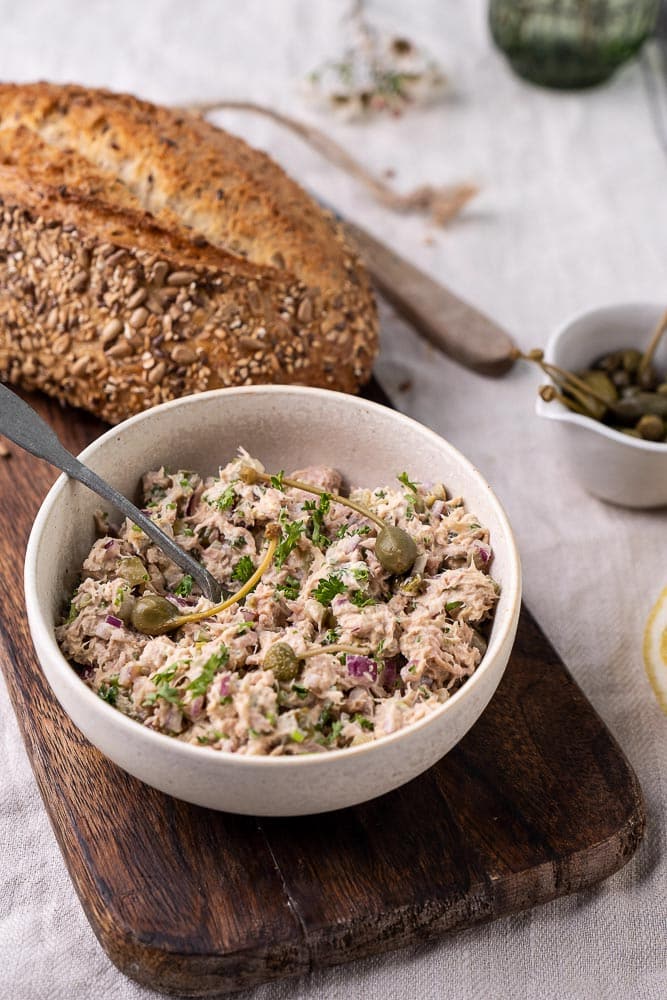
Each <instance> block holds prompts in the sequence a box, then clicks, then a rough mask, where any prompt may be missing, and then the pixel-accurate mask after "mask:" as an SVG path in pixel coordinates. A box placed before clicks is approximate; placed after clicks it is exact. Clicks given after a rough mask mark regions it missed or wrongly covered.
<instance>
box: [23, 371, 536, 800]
mask: <svg viewBox="0 0 667 1000" xmlns="http://www.w3.org/2000/svg"><path fill="white" fill-rule="evenodd" d="M239 444H243V446H244V447H246V448H247V449H248V450H249V451H250V453H251V454H252V455H256V456H257V457H258V458H260V459H261V460H262V461H263V462H264V463H265V465H266V466H267V468H270V469H290V468H297V467H300V466H304V465H308V464H311V463H323V464H326V465H332V466H335V467H336V468H338V469H340V470H341V471H342V472H343V473H344V475H345V477H346V479H347V480H348V482H351V483H353V484H356V485H368V486H373V485H378V484H381V483H386V482H391V481H392V480H393V477H394V476H395V475H396V474H397V473H398V472H400V471H402V470H403V469H407V470H408V471H409V472H410V474H411V475H412V476H414V477H416V478H417V479H424V480H434V479H442V481H443V482H444V483H445V484H446V485H447V486H448V488H449V489H450V490H451V491H452V492H453V493H454V494H459V493H460V494H462V495H463V496H464V497H465V499H466V500H467V502H468V504H469V509H470V510H471V511H474V512H475V513H476V514H477V515H478V516H479V518H480V519H481V521H482V523H483V524H485V525H487V526H488V527H489V528H490V531H491V542H492V545H493V548H494V552H495V561H494V563H493V575H494V577H495V578H496V579H497V580H498V581H499V582H500V584H501V586H502V592H501V596H500V600H499V603H498V607H497V611H496V615H495V620H494V624H493V629H492V633H491V637H490V641H489V647H488V651H487V653H486V656H485V657H484V660H483V662H482V664H481V665H480V667H479V668H478V670H477V671H476V673H475V674H474V675H473V676H472V677H471V678H470V680H468V681H467V682H466V683H465V684H464V685H463V686H462V687H461V688H460V690H458V691H457V692H456V694H454V695H453V697H452V698H451V699H450V700H449V701H447V702H446V703H445V704H443V706H442V708H439V709H437V710H436V711H435V712H434V713H433V714H432V715H430V716H429V717H427V718H425V719H422V720H420V721H419V722H416V723H415V724H414V725H412V726H410V727H408V728H406V729H404V730H401V731H399V732H397V733H393V734H391V735H389V736H387V737H385V738H384V739H382V740H380V741H378V742H373V743H366V744H363V745H360V746H358V747H352V748H350V749H347V750H336V751H331V752H327V753H322V754H317V755H304V756H294V757H249V756H241V755H236V754H228V753H221V752H218V751H214V750H211V749H208V748H206V747H197V746H192V745H190V744H186V743H181V742H179V741H178V740H175V739H172V738H170V737H167V736H164V735H163V734H161V733H157V732H154V731H152V730H150V729H146V728H145V727H143V726H141V725H140V724H138V723H137V722H135V721H133V720H132V719H130V718H128V717H127V716H124V715H122V714H121V713H120V712H118V711H117V710H116V709H114V708H112V707H111V706H110V705H108V704H106V703H105V702H104V701H102V700H101V699H100V698H99V697H97V695H95V694H94V693H93V692H92V691H91V690H90V689H89V688H88V687H86V685H85V684H84V683H83V681H82V680H80V679H79V677H78V675H77V674H76V673H75V671H74V670H73V669H72V667H71V666H70V665H69V663H68V662H67V660H66V659H65V658H64V656H63V655H62V654H61V652H60V650H59V648H58V646H57V644H56V641H55V638H54V624H55V622H56V620H57V618H58V616H59V614H60V613H61V612H62V609H63V607H64V604H65V601H66V599H67V597H68V595H69V594H70V593H71V591H72V589H73V586H74V582H75V579H76V576H77V573H78V571H79V569H80V567H81V563H82V561H83V559H84V558H85V556H86V554H87V552H88V550H89V548H90V546H91V544H92V542H93V538H94V532H93V517H92V516H93V512H94V510H95V509H97V508H99V506H100V500H99V499H98V498H97V497H96V496H94V495H93V494H91V493H90V492H89V491H88V490H86V489H85V487H83V486H81V485H80V484H79V483H75V482H73V481H70V480H69V479H67V478H66V477H65V476H61V477H60V479H58V481H57V482H56V484H55V486H53V488H52V489H51V491H50V492H49V494H48V496H47V497H46V500H45V501H44V503H43V505H42V507H41V509H40V511H39V513H38V515H37V518H36V520H35V524H34V527H33V530H32V533H31V535H30V540H29V543H28V550H27V553H26V563H25V591H26V604H27V609H28V619H29V623H30V629H31V632H32V637H33V641H34V644H35V649H36V651H37V655H38V657H39V660H40V663H41V665H42V668H43V670H44V673H45V674H46V677H47V679H48V681H49V683H50V684H51V687H52V688H53V690H54V692H55V694H56V696H57V698H58V700H59V701H60V704H61V705H62V706H63V708H64V709H65V711H66V712H67V713H68V715H69V716H70V717H71V718H72V719H73V721H74V722H75V724H76V725H77V726H78V727H79V729H81V731H82V732H83V733H84V734H85V735H86V736H87V737H88V739H89V740H90V741H91V742H92V743H94V744H95V746H96V747H98V748H99V749H100V750H101V751H102V753H104V754H106V756H107V757H109V758H110V759H111V760H113V761H114V762H115V763H116V764H118V766H119V767H122V768H124V769H125V770H126V771H129V772H130V774H133V775H135V776H136V777H137V778H140V779H141V780H142V781H145V782H146V783H147V784H149V785H153V786H154V787H155V788H159V789H160V790H161V791H163V792H166V793H167V794H169V795H174V796H176V797H177V798H181V799H185V800H186V801H188V802H194V803H196V804H198V805H202V806H208V807H209V808H212V809H223V810H227V811H229V812H236V813H247V814H254V815H262V816H295V815H301V814H304V813H316V812H325V811H327V810H329V809H340V808H342V807H344V806H350V805H354V804H355V803H357V802H363V801H365V800H366V799H371V798H374V797H375V796H376V795H382V794H383V793H384V792H388V791H390V790H391V789H393V788H397V787H398V786H399V785H402V784H404V782H406V781H409V780H410V779H411V778H414V777H415V776H416V775H418V774H420V773H421V772H422V771H425V770H426V769H427V768H428V767H430V766H431V765H432V764H434V763H435V762H436V761H437V760H438V759H439V758H440V757H442V756H443V755H444V754H446V753H447V751H448V750H451V748H452V747H453V746H454V744H455V743H457V742H458V740H460V739H461V737H462V736H463V735H464V733H466V732H467V731H468V729H470V727H471V726H472V725H473V723H474V722H475V721H476V719H477V718H478V717H479V715H480V714H481V713H482V711H483V710H484V708H485V707H486V705H487V703H488V701H489V699H490V698H491V696H492V695H493V693H494V691H495V689H496V687H497V685H498V682H499V681H500V679H501V677H502V675H503V671H504V669H505V666H506V664H507V660H508V658H509V654H510V650H511V648H512V642H513V640H514V635H515V632H516V627H517V620H518V616H519V607H520V599H521V574H520V565H519V557H518V555H517V551H516V547H515V544H514V539H513V537H512V532H511V529H510V526H509V524H508V523H507V518H506V517H505V514H504V512H503V509H502V507H501V506H500V504H499V502H498V501H497V499H496V497H495V496H494V494H493V493H492V491H491V489H490V488H489V486H488V485H487V484H486V483H485V481H484V480H483V479H482V477H481V476H480V474H479V473H478V472H477V471H476V470H475V469H474V468H473V467H472V465H471V464H470V463H469V462H468V461H467V459H465V458H464V457H463V456H462V455H461V454H460V453H459V452H458V451H456V450H455V449H454V448H452V446H451V445H450V444H447V442H446V441H443V440H442V438H440V437H438V436H437V435H436V434H434V433H433V432H432V431H430V430H427V428H425V427H422V426H421V425H420V424H417V423H415V422H414V421H413V420H410V419H408V418H407V417H405V416H402V415H401V414H399V413H395V412H393V411H392V410H389V409H387V408H385V407H382V406H378V405H376V404H374V403H369V402H366V401H365V400H362V399H358V398H356V397H353V396H346V395H342V394H340V393H334V392H328V391H325V390H321V389H306V388H300V387H291V386H271V387H251V388H242V389H221V390H216V391H213V392H207V393H203V394H201V395H197V396H188V397H186V398H185V399H180V400H176V401H175V402H172V403H166V404H164V405H163V406H159V407H156V408H154V409H152V410H149V411H148V412H146V413H143V414H141V415H140V416H137V417H133V418H132V419H131V420H128V421H126V422H125V423H123V424H120V425H119V426H118V427H115V428H113V429H112V430H110V431H108V433H106V434H104V435H103V436H102V437H101V438H99V439H98V440H97V441H95V442H94V444H92V445H90V447H88V448H87V449H86V450H85V451H84V452H83V453H82V455H81V458H82V459H83V461H85V462H86V463H87V464H88V465H90V466H91V467H92V468H93V469H95V470H96V471H97V472H98V473H100V474H101V475H102V476H104V477H105V478H106V479H108V480H109V481H110V482H111V483H113V485H114V486H116V487H117V488H118V489H119V490H121V491H122V492H124V493H127V494H128V495H130V496H133V495H134V494H135V491H136V488H137V484H138V482H139V479H140V477H141V475H142V473H143V472H145V471H146V470H148V469H152V468H156V467H157V466H159V465H160V464H161V463H164V464H166V465H169V466H171V467H172V468H190V469H197V470H198V471H200V472H203V473H205V474H210V473H213V472H215V471H217V469H218V467H219V465H220V464H224V463H226V462H227V461H228V459H229V458H230V457H231V456H232V455H233V454H235V452H236V449H237V447H238V445H239Z"/></svg>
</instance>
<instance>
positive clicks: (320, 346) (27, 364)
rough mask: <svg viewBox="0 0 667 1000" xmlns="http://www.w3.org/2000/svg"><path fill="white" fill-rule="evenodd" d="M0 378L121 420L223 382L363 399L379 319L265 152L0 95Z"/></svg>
mask: <svg viewBox="0 0 667 1000" xmlns="http://www.w3.org/2000/svg"><path fill="white" fill-rule="evenodd" d="M0 200H1V205H0V218H1V220H2V225H1V226H0V378H2V379H4V380H6V381H10V382H12V383H15V384H19V385H22V386H24V387H27V388H39V389H43V390H44V391H45V392H48V393H50V394H52V395H55V396H58V397H59V398H61V399H64V400H67V401H68V402H70V403H72V404H74V405H76V406H82V407H85V408H86V409H89V410H91V411H93V412H94V413H97V414H98V415H100V416H102V417H104V418H105V419H107V420H109V421H111V422H114V423H115V422H117V421H118V420H122V419H123V418H124V417H127V416H129V415H130V414H132V413H136V412H138V411H139V410H142V409H145V408H146V407H148V406H151V405H153V404H154V403H159V402H162V401H164V400H166V399H171V398H173V397H175V396H180V395H184V394H185V393H188V392H196V391H200V390H203V389H211V388H216V387H218V386H226V385H239V384H242V385H245V384H249V383H253V382H296V383H307V384H311V385H320V386H327V387H330V388H336V389H342V390H345V391H354V390H356V389H357V388H358V387H359V385H360V384H361V383H363V382H364V381H365V380H366V379H367V378H368V377H369V375H370V370H371V365H372V362H373V358H374V356H375V353H376V349H377V319H376V310H375V304H374V301H373V295H372V292H371V289H370V285H369V281H368V277H367V275H366V272H365V270H364V268H363V266H362V265H361V264H360V261H359V258H358V256H357V254H356V252H355V251H354V250H353V249H352V248H351V247H350V246H349V245H347V243H346V241H345V238H344V236H343V234H342V232H341V229H340V227H338V226H337V225H336V223H335V222H334V220H333V219H332V218H331V217H330V216H328V215H327V214H326V213H324V212H322V211H321V209H320V208H319V207H318V206H317V205H316V204H315V202H313V200H312V199H311V198H309V197H308V196H307V195H306V194H305V192H304V191H303V190H302V189H301V188H300V187H299V186H298V185H297V184H296V183H295V182H294V181H292V180H291V179H290V178H289V177H288V176H287V175H286V174H285V173H284V171H283V170H281V169H280V167H278V166H277V165H276V164H275V163H273V161H272V160H271V159H269V157H268V156H266V155H265V154H263V153H260V152H258V151H256V150H254V149H252V148H250V147H249V146H248V145H246V143H244V142H242V141H241V140H240V139H237V138H235V137H234V136H231V135H229V134H227V133H226V132H223V131H221V130H220V129H216V128H214V127H213V126H212V125H210V124H209V123H207V122H205V121H203V120H202V119H200V118H199V117H197V116H195V115H189V114H184V113H180V112H178V111H175V110H173V109H168V108H161V107H156V106H154V105H152V104H148V103H146V102H144V101H139V100H137V99H136V98H134V97H130V96H125V95H117V94H112V93H109V92H107V91H102V90H87V89H84V88H81V87H74V86H57V85H51V84H45V83H39V84H31V85H25V86H19V85H12V84H3V85H0Z"/></svg>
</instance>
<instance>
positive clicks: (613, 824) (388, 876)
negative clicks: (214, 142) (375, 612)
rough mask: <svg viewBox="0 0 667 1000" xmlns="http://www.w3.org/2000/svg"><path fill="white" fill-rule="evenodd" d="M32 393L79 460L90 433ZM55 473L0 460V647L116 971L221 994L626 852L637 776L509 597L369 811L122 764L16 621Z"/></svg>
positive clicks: (89, 426)
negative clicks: (30, 543) (315, 811)
mask: <svg viewBox="0 0 667 1000" xmlns="http://www.w3.org/2000/svg"><path fill="white" fill-rule="evenodd" d="M378 391H379V390H376V398H377V393H378ZM30 402H31V403H32V404H33V405H35V406H36V407H37V408H38V409H39V410H40V411H41V412H42V413H43V414H44V415H45V416H46V417H47V419H49V420H50V421H51V423H52V424H53V425H54V426H55V427H56V430H57V431H58V433H59V435H60V436H61V438H62V440H63V441H64V442H65V444H66V445H67V446H68V447H70V449H72V450H73V451H75V452H76V451H79V450H80V449H81V448H83V447H84V446H85V445H86V444H87V443H88V442H89V441H91V440H92V439H93V438H94V437H95V436H96V435H97V434H99V433H100V432H101V431H102V430H103V429H104V428H103V426H102V425H101V424H100V423H98V422H97V421H95V420H93V419H92V418H90V417H87V416H85V415H84V414H81V413H78V412H75V411H72V410H63V409H61V408H60V407H59V406H58V405H57V404H56V403H52V402H47V401H46V400H45V399H43V398H30ZM54 478H55V474H54V473H53V471H52V470H51V469H50V468H48V467H47V466H45V465H44V464H43V463H41V462H39V461H38V460H37V459H33V458H31V457H29V456H27V455H25V454H22V453H20V452H18V450H17V449H14V451H13V454H12V457H11V458H8V459H6V460H4V461H0V509H1V512H2V519H3V524H4V526H5V531H4V532H3V535H2V538H1V539H0V549H1V551H0V567H1V568H0V593H1V595H2V621H1V622H0V643H1V645H0V659H1V661H2V667H3V670H4V673H5V677H6V680H7V684H8V687H9V693H10V696H11V699H12V702H13V704H14V709H15V711H16V716H17V719H18V722H19V726H20V728H21V732H22V734H23V739H24V741H25V745H26V749H27V751H28V755H29V757H30V761H31V763H32V767H33V770H34V773H35V777H36V779H37V783H38V785H39V788H40V791H41V794H42V797H43V799H44V804H45V806H46V809H47V812H48V814H49V818H50V820H51V823H52V826H53V829H54V832H55V835H56V837H57V840H58V843H59V845H60V848H61V851H62V854H63V858H64V861H65V864H66V865H67V868H68V869H69V872H70V875H71V877H72V881H73V882H74V886H75V888H76V891H77V893H78V895H79V898H80V900H81V903H82V906H83V908H84V910H85V912H86V915H87V917H88V919H89V921H90V923H91V925H92V928H93V930H94V932H95V934H96V935H97V937H98V939H99V941H100V943H101V945H102V947H103V948H104V950H105V951H106V952H107V954H108V955H109V957H110V958H111V960H112V961H113V962H115V964H116V965H117V966H118V968H119V969H121V970H122V971H123V972H124V973H126V975H128V976H131V977H132V978H133V979H136V980H138V981H139V982H141V983H144V984H145V985H147V986H150V987H153V988H155V989H158V990H164V991H166V992H175V993H179V994H183V995H186V996H207V995H213V994H218V993H221V992H226V991H232V990H234V989H239V988H242V987H247V986H251V985H253V984H257V983H262V982H265V981H267V980H271V979H277V978H280V977H284V976H293V975H299V974H303V973H305V972H307V971H308V970H309V969H312V968H314V967H317V966H326V965H333V964H336V963H339V962H348V961H351V960H352V959H355V958H361V957H363V956H366V955H370V954H374V953H377V952H382V951H385V950H388V949H391V948H399V947H402V946H404V945H408V944H412V943H415V942H420V943H421V942H423V941H425V940H426V939H427V938H431V937H435V936H438V935H441V934H444V933H445V932H447V931H451V930H455V929H458V928H461V927H466V926H469V925H471V924H475V923H478V922H480V921H485V920H493V919H495V918H497V917H501V916H503V915H504V914H508V913H512V912H514V911H517V910H521V909H525V908H526V907H530V906H535V905H536V904H538V903H543V902H545V901H546V900H549V899H553V898H554V897H556V896H561V895H565V894H566V893H571V892H576V891H578V890H581V889H584V888H586V887H588V886H590V885H592V884H594V883H595V882H598V881H599V880H600V879H603V878H606V877H607V876H608V875H611V874H612V873H613V872H615V871H616V870H617V869H619V868H621V867H622V866H623V865H624V864H625V863H626V862H627V861H628V859H629V858H630V857H632V855H633V853H634V851H635V850H636V848H637V846H638V844H639V842H640V840H641V837H642V833H643V829H644V809H643V803H642V798H641V792H640V789H639V785H638V783H637V779H636V777H635V775H634V773H633V771H632V769H631V768H630V765H629V764H628V762H627V761H626V760H625V758H624V756H623V754H622V753H621V751H620V749H619V747H618V745H617V744H616V743H615V741H614V739H613V738H612V736H611V735H610V734H609V732H608V730H607V729H606V728H605V726H604V724H603V723H602V721H601V719H600V718H599V716H598V715H597V714H596V713H595V711H594V709H593V708H592V707H591V705H590V704H589V703H588V701H587V700H586V699H585V697H584V696H583V694H582V692H581V691H580V689H579V688H578V687H577V685H576V684H575V683H574V681H573V680H572V678H571V676H570V675H569V673H568V672H567V670H566V669H565V667H564V666H563V664H562V662H561V661H560V660H559V658H558V656H557V655H556V653H555V652H554V650H553V648H552V647H551V646H550V645H549V643H548V642H547V640H546V639H545V637H544V634H543V633H542V631H541V630H540V628H539V626H538V625H537V624H536V622H535V621H534V619H533V618H532V617H531V615H530V614H529V613H528V611H526V610H525V609H524V612H523V615H522V618H521V623H520V626H519V632H518V638H517V643H516V647H515V649H514V652H513V654H512V658H511V660H510V664H509V666H508V669H507V672H506V675H505V677H504V679H503V681H502V683H501V685H500V687H499V689H498V692H497V694H496V695H495V697H494V698H493V700H492V702H491V704H490V706H489V707H488V709H487V710H486V712H485V713H484V715H483V716H482V718H481V719H480V721H479V722H478V723H477V724H476V725H475V727H474V728H473V729H472V730H471V731H470V733H469V734H468V735H467V736H466V737H465V739H464V740H462V741H461V743H459V744H458V746H457V747H456V748H455V749H454V750H453V751H452V752H451V753H450V754H449V755H448V756H447V757H446V758H445V759H444V760H442V761H441V762H440V763H439V764H437V765H436V766H435V767H433V768H432V769H431V770H430V771H428V772H427V773H426V774H424V775H423V776H422V777H420V778H418V779H416V780H415V781H413V782H411V783H410V784H409V785H406V786H405V787H403V788H401V789H399V790H398V791H395V792H392V793H391V794H389V795H385V796H384V797H382V798H380V799H377V800H375V801H373V802H369V803H367V804H366V805H363V806H358V807H356V808H353V809H348V810H345V811H341V812H337V813H332V814H328V815H323V816H314V817H306V818H298V819H276V820H268V819H253V818H248V817H238V816H231V815H227V814H222V813H215V812H209V811H207V810H205V809H201V808H198V807H196V806H190V805H187V804H186V803H183V802H179V801H177V800H175V799H171V798H169V797H167V796H165V795H162V794H161V793H159V792H156V791H154V790H153V789H151V788H148V787H147V786H145V785H142V784H141V783H140V782H138V781H136V780H135V779H134V778H131V777H129V776H128V775H127V774H125V773H123V772H122V771H120V770H118V768H116V767H115V766H114V765H113V764H111V763H110V762H109V761H107V760H106V759H105V758H104V757H102V756H101V754H99V753H98V751H97V750H95V749H94V748H93V747H92V746H91V745H90V744H89V743H88V742H87V741H86V740H85V739H84V737H83V736H82V735H81V734H80V733H79V732H78V731H77V730H76V729H75V728H74V726H73V725H72V724H71V723H70V722H69V720H68V718H67V716H66V715H65V714H64V713H63V711H62V710H61V709H60V707H59V705H58V703H57V702H56V700H55V698H54V697H53V695H52V694H51V691H50V689H49V687H48V684H47V683H46V681H45V679H44V678H43V676H42V674H41V671H40V668H39V666H38V664H37V662H36V660H35V656H34V654H33V649H32V644H31V641H30V637H29V634H28V629H27V625H26V620H25V611H24V604H23V595H22V590H21V587H20V586H19V580H20V575H21V574H20V565H21V561H22V556H23V552H24V549H25V543H26V540H27V537H28V532H29V530H30V526H31V523H32V520H33V517H34V515H35V513H36V511H37V508H38V506H39V504H40V502H41V500H42V498H43V496H44V494H45V492H46V490H47V487H48V486H50V484H51V483H52V481H53V480H54ZM8 526H10V527H8ZM38 945H39V942H35V946H36V947H37V946H38Z"/></svg>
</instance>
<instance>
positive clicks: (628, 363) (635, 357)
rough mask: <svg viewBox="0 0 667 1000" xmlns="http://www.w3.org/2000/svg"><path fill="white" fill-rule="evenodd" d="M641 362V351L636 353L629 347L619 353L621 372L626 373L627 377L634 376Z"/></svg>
mask: <svg viewBox="0 0 667 1000" xmlns="http://www.w3.org/2000/svg"><path fill="white" fill-rule="evenodd" d="M641 360H642V353H641V351H637V350H636V349H635V348H634V347H629V348H628V349H627V350H626V351H621V361H622V364H623V370H624V371H626V372H627V373H628V375H634V374H635V372H636V371H637V369H638V368H639V366H640V364H641Z"/></svg>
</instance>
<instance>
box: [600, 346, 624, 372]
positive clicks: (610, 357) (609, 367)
mask: <svg viewBox="0 0 667 1000" xmlns="http://www.w3.org/2000/svg"><path fill="white" fill-rule="evenodd" d="M622 365H623V359H622V357H621V352H620V351H614V352H613V354H604V355H603V356H602V357H601V358H600V359H599V360H598V361H596V363H595V367H596V368H599V369H600V370H601V371H604V372H615V371H618V369H619V368H621V367H622Z"/></svg>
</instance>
